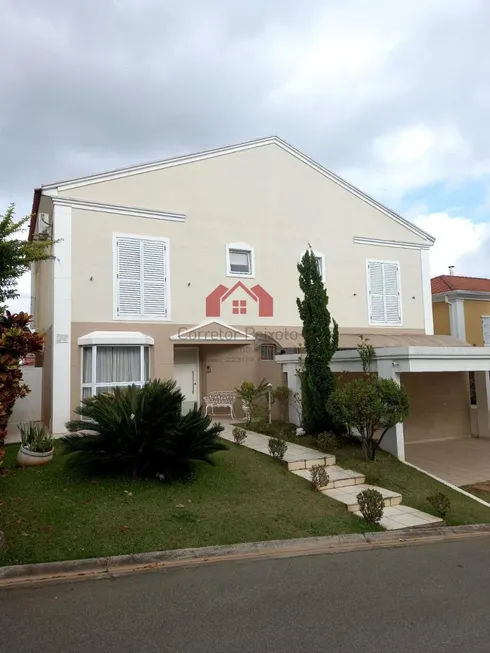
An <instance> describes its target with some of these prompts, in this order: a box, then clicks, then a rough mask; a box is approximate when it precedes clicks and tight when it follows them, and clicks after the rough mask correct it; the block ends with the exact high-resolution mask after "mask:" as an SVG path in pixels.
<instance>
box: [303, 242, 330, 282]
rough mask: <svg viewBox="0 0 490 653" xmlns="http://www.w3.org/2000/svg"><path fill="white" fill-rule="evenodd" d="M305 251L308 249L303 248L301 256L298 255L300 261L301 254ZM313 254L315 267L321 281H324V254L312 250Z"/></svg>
mask: <svg viewBox="0 0 490 653" xmlns="http://www.w3.org/2000/svg"><path fill="white" fill-rule="evenodd" d="M307 251H309V250H304V251H303V252H302V253H301V256H300V257H299V260H300V261H301V260H302V258H303V256H304V255H305V254H306V252H307ZM313 255H314V257H315V261H316V267H317V269H318V272H319V274H320V277H321V279H322V281H323V282H324V283H325V254H322V253H321V252H318V251H316V250H313Z"/></svg>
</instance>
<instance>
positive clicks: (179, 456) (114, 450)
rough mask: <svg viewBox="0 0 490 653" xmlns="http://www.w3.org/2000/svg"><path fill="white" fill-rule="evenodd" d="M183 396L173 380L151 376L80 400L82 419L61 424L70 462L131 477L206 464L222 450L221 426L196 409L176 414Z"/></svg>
mask: <svg viewBox="0 0 490 653" xmlns="http://www.w3.org/2000/svg"><path fill="white" fill-rule="evenodd" d="M183 398H184V397H183V395H182V393H181V391H180V390H179V389H178V388H176V384H175V381H160V380H156V381H150V382H148V383H146V384H145V385H144V386H143V387H141V388H139V387H137V386H130V387H128V388H116V389H115V390H114V394H99V395H96V396H94V397H90V398H89V399H84V400H83V401H82V405H81V406H80V407H79V408H77V409H76V412H77V414H78V415H79V416H80V417H81V418H85V419H76V420H72V421H71V422H68V424H67V425H66V426H67V429H68V431H70V433H71V435H67V436H65V437H64V438H62V442H63V443H64V447H63V449H64V452H65V453H66V454H72V462H73V463H74V464H88V465H90V466H91V467H96V468H97V469H98V471H104V470H105V471H108V472H119V473H132V475H133V477H140V476H155V474H163V475H164V476H165V477H175V476H179V475H181V474H183V473H185V472H186V471H187V470H188V469H189V466H190V463H191V461H193V460H201V461H205V462H208V463H211V462H212V461H211V458H210V456H211V454H213V453H215V452H216V451H220V450H222V449H226V446H225V445H224V444H222V443H221V442H218V440H217V437H218V435H219V433H220V432H221V431H222V430H223V427H222V426H221V425H219V424H212V423H211V418H210V417H208V416H204V415H202V414H201V412H200V411H199V409H198V408H197V407H194V409H193V410H191V411H190V412H189V413H188V414H187V415H184V416H182V414H181V407H182V400H183Z"/></svg>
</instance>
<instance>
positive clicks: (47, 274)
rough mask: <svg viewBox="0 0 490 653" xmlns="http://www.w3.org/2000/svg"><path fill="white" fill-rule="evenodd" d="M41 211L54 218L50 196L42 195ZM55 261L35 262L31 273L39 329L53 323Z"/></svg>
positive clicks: (33, 309) (44, 329) (31, 308)
mask: <svg viewBox="0 0 490 653" xmlns="http://www.w3.org/2000/svg"><path fill="white" fill-rule="evenodd" d="M39 213H46V214H47V215H48V216H49V218H48V219H49V220H51V219H52V214H53V206H52V202H51V198H50V197H46V196H44V195H43V196H41V200H40V202H39ZM41 228H42V225H41V224H40V222H39V218H38V224H37V225H36V233H37V231H38V230H39V229H41ZM54 265H55V262H54V261H41V262H39V263H34V265H33V269H32V270H31V274H33V275H34V279H33V282H32V284H31V288H32V291H31V292H33V294H34V297H32V298H31V299H32V305H31V307H30V309H28V308H27V307H26V310H32V311H33V315H34V326H35V327H36V329H37V330H38V331H43V332H44V331H47V330H48V329H49V328H50V326H51V325H52V324H53V270H54Z"/></svg>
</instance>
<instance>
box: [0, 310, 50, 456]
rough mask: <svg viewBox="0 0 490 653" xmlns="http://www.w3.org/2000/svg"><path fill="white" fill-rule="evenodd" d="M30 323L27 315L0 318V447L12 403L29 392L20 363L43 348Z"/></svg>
mask: <svg viewBox="0 0 490 653" xmlns="http://www.w3.org/2000/svg"><path fill="white" fill-rule="evenodd" d="M30 320H31V316H30V315H29V314H28V313H15V314H12V313H10V311H6V312H5V313H4V314H3V315H0V448H1V447H2V446H3V444H4V442H5V438H6V436H7V424H8V421H9V419H10V416H11V415H12V410H13V408H14V404H15V402H16V400H17V399H19V398H20V397H25V396H26V395H27V394H28V392H29V387H28V386H27V385H26V384H25V383H23V381H22V371H21V369H20V364H21V361H22V359H23V358H25V357H26V356H27V355H28V354H33V353H36V352H39V351H41V350H42V348H43V337H42V336H41V335H40V334H39V333H34V332H32V331H31V330H30V329H29V322H30Z"/></svg>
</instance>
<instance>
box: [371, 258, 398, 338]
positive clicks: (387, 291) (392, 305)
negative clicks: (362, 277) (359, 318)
mask: <svg viewBox="0 0 490 653" xmlns="http://www.w3.org/2000/svg"><path fill="white" fill-rule="evenodd" d="M367 277H368V278H367V282H368V283H367V285H368V305H369V324H372V325H375V324H379V325H384V326H400V325H401V324H402V309H401V292H400V266H399V263H397V262H395V261H367Z"/></svg>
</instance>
